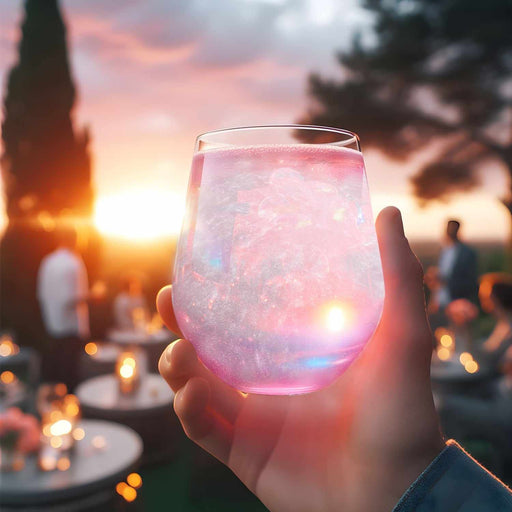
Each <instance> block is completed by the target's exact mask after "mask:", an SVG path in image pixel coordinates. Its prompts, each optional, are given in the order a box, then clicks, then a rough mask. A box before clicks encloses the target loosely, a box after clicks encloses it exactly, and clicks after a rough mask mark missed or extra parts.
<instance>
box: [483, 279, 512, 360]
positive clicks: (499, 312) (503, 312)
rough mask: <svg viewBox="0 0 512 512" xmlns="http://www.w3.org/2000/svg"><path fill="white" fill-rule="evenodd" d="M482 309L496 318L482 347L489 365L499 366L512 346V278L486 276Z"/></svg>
mask: <svg viewBox="0 0 512 512" xmlns="http://www.w3.org/2000/svg"><path fill="white" fill-rule="evenodd" d="M478 295H479V298H480V303H481V305H482V309H483V310H484V311H486V312H487V313H490V314H491V315H493V316H494V317H495V318H496V325H495V326H494V329H493V331H492V332H491V334H490V335H489V337H488V338H487V340H486V341H485V342H484V343H483V345H482V351H483V354H484V357H485V358H486V359H487V360H488V362H489V364H492V365H497V364H499V362H500V360H501V359H502V357H503V356H504V354H505V352H506V351H507V349H508V348H509V347H510V345H512V276H511V275H510V274H504V273H496V274H485V275H484V276H483V277H482V279H481V281H480V290H479V293H478Z"/></svg>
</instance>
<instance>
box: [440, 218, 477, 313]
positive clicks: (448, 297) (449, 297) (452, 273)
mask: <svg viewBox="0 0 512 512" xmlns="http://www.w3.org/2000/svg"><path fill="white" fill-rule="evenodd" d="M459 229H460V222H459V221H457V220H449V221H448V224H447V225H446V237H445V242H444V247H443V249H442V250H441V254H440V256H439V263H438V269H437V275H438V279H439V287H438V289H437V290H436V302H437V303H438V306H439V308H440V309H441V310H444V309H445V308H446V306H448V304H450V302H452V301H454V300H456V299H468V300H470V301H472V302H476V299H477V292H478V277H477V255H476V252H475V250H474V249H473V248H471V247H470V246H469V245H467V244H465V243H463V242H462V241H461V240H460V238H459Z"/></svg>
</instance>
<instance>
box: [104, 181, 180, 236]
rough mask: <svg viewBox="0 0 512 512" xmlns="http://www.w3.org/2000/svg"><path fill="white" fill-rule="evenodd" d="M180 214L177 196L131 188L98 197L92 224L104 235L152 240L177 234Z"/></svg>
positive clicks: (167, 192) (157, 190)
mask: <svg viewBox="0 0 512 512" xmlns="http://www.w3.org/2000/svg"><path fill="white" fill-rule="evenodd" d="M184 211H185V208H184V200H183V199H182V198H181V197H180V196H179V195H178V194H177V193H174V192H172V191H165V190H159V189H156V188H154V189H153V188H145V189H144V188H143V189H136V188H133V189H127V190H123V191H120V192H117V193H115V194H110V195H104V196H100V197H98V198H97V199H96V203H95V208H94V224H95V225H96V227H97V228H98V230H99V231H100V232H101V233H103V234H104V235H107V236H111V237H119V238H126V239H130V240H142V241H143V240H152V239H157V238H165V237H168V236H175V235H177V234H179V232H180V229H181V222H182V219H183V215H184Z"/></svg>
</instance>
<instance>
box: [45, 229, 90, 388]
mask: <svg viewBox="0 0 512 512" xmlns="http://www.w3.org/2000/svg"><path fill="white" fill-rule="evenodd" d="M56 235H57V248H56V249H55V250H54V251H53V252H51V253H50V254H48V255H47V256H46V257H45V258H43V260H42V262H41V264H40V266H39V271H38V278H37V298H38V300H39V304H40V307H41V313H42V318H43V324H44V326H45V329H46V332H47V335H48V336H49V338H50V340H49V341H50V346H49V349H48V350H47V352H46V353H45V354H44V355H43V368H42V372H43V379H44V380H46V381H52V382H64V383H65V384H66V385H67V386H68V389H69V390H72V389H73V388H74V387H75V386H76V384H77V383H78V362H79V358H80V354H81V351H82V349H83V346H84V342H85V340H86V339H87V338H88V337H89V312H88V305H87V301H88V299H89V287H88V279H87V270H86V268H85V265H84V262H83V260H82V258H81V257H80V255H79V254H78V252H77V250H76V241H77V233H76V230H75V229H74V228H73V227H71V226H66V227H60V228H59V229H58V230H57V232H56Z"/></svg>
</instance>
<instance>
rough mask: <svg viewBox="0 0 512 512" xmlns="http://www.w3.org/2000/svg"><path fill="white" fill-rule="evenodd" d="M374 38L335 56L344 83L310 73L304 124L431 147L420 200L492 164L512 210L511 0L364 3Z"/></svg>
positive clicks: (401, 145) (399, 146)
mask: <svg viewBox="0 0 512 512" xmlns="http://www.w3.org/2000/svg"><path fill="white" fill-rule="evenodd" d="M364 6H365V8H366V9H367V10H368V11H369V13H370V14H371V15H372V16H373V17H374V21H375V34H374V35H375V41H373V43H367V44H363V42H362V40H361V37H360V36H358V37H356V38H355V39H354V41H353V44H352V46H351V48H350V49H349V51H347V52H345V53H341V54H339V55H338V60H339V63H340V65H341V67H342V72H343V79H342V80H341V81H335V80H328V79H324V78H322V77H320V76H318V75H312V76H310V78H309V93H310V97H311V98H312V100H313V101H312V105H311V108H310V110H309V112H308V113H307V114H306V115H305V116H304V117H303V119H301V122H305V123H309V124H320V125H327V126H339V127H343V128H348V129H351V130H353V131H355V132H357V133H358V134H359V135H360V136H361V139H362V141H363V144H364V146H365V147H366V146H370V147H371V146H373V147H375V148H378V149H380V150H382V151H383V152H384V153H386V154H387V155H388V156H391V157H392V158H395V159H405V158H407V157H409V156H410V155H411V153H413V152H414V151H417V150H419V149H421V148H424V147H426V146H427V145H429V144H430V145H432V148H433V149H435V151H433V156H432V158H431V160H430V161H429V162H428V163H427V164H426V165H425V166H424V167H423V168H422V169H419V170H418V172H417V173H416V174H415V175H414V176H413V177H412V179H411V181H412V185H413V189H414V193H415V195H416V197H417V198H418V199H419V200H420V203H421V202H423V203H425V202H427V201H430V200H433V199H441V200H444V199H447V198H448V197H449V196H450V195H451V194H453V193H454V192H456V191H467V190H470V189H472V188H474V187H475V186H477V185H478V184H479V182H480V179H479V173H478V171H479V170H481V169H482V168H483V165H484V164H485V163H488V162H489V161H491V160H494V161H499V162H500V164H501V165H502V166H503V167H504V168H505V169H506V171H507V172H508V176H509V177H510V187H509V190H507V191H504V194H503V197H502V198H501V199H502V201H503V203H504V205H505V206H506V207H507V208H508V210H509V212H510V213H511V214H512V85H511V84H512V83H511V79H512V2H511V1H510V0H486V1H485V2H481V1H480V0H450V1H446V0H388V1H385V2H383V1H381V0H366V1H365V2H364Z"/></svg>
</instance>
